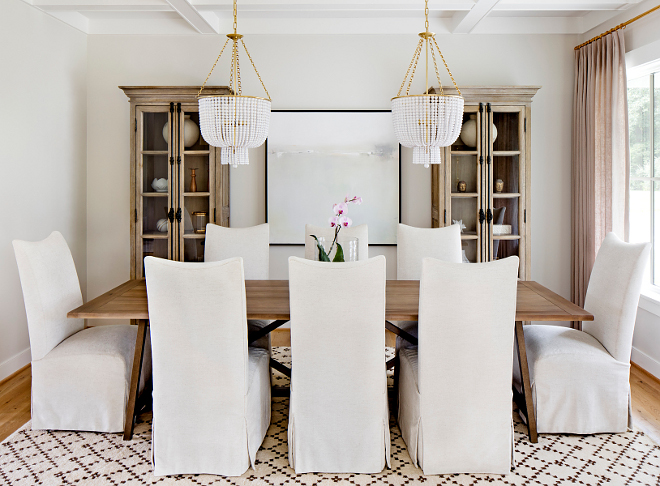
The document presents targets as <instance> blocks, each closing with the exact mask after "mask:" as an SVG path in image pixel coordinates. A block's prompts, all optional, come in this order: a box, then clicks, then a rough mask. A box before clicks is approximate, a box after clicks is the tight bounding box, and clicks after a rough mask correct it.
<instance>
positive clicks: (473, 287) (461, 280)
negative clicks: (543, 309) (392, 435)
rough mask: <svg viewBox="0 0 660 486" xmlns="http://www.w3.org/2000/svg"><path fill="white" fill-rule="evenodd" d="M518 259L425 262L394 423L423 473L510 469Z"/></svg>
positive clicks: (403, 358)
mask: <svg viewBox="0 0 660 486" xmlns="http://www.w3.org/2000/svg"><path fill="white" fill-rule="evenodd" d="M518 264H519V262H518V257H509V258H504V259H501V260H498V261H495V262H489V263H475V264H472V265H465V264H459V263H448V262H443V261H440V260H435V259H432V258H425V259H424V261H423V263H422V275H421V277H422V278H421V282H420V295H419V345H418V346H412V347H409V348H404V349H401V350H400V354H399V360H400V367H401V369H400V375H399V414H398V422H399V428H400V429H401V435H402V436H403V439H404V441H405V443H406V446H407V447H408V452H409V454H410V458H411V459H412V462H413V463H414V464H416V465H419V466H420V467H421V468H422V469H423V471H424V474H453V473H495V474H508V473H509V471H510V469H511V460H512V455H513V423H512V416H511V414H512V411H511V398H512V391H511V366H512V364H513V337H514V326H515V314H516V288H517V287H516V286H517V276H518ZM475 295H478V296H479V305H474V297H475Z"/></svg>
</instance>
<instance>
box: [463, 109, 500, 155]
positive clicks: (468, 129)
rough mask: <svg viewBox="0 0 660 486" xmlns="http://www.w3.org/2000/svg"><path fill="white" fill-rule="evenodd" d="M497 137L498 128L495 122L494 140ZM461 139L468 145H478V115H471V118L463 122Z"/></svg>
mask: <svg viewBox="0 0 660 486" xmlns="http://www.w3.org/2000/svg"><path fill="white" fill-rule="evenodd" d="M495 139H497V128H496V127H495V124H493V142H495ZM461 140H462V141H463V143H464V144H465V145H466V146H467V147H476V146H477V115H470V119H469V120H468V121H466V122H465V123H463V128H461Z"/></svg>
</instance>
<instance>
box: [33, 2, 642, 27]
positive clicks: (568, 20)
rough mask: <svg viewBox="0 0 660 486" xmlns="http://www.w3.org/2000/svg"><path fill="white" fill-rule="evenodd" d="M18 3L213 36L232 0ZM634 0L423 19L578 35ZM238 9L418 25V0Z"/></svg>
mask: <svg viewBox="0 0 660 486" xmlns="http://www.w3.org/2000/svg"><path fill="white" fill-rule="evenodd" d="M23 1H24V2H26V3H28V4H30V5H32V6H33V7H35V8H37V9H40V10H42V11H44V12H46V13H48V14H50V15H52V16H54V17H56V18H58V19H60V20H61V21H63V22H66V23H68V24H69V25H71V26H72V27H75V28H76V29H79V30H82V31H83V32H85V33H87V34H91V35H94V34H164V35H167V34H172V35H177V34H195V33H197V34H200V35H202V34H214V33H218V32H225V31H227V32H228V31H229V30H231V23H232V0H135V1H132V0H23ZM640 1H641V0H575V1H571V0H556V1H552V0H431V2H430V5H429V8H430V24H431V30H433V31H434V32H437V33H471V32H475V33H476V32H478V33H480V34H482V33H520V34H530V33H540V31H539V30H538V26H542V29H541V30H542V32H543V33H557V34H566V33H572V34H582V33H584V31H585V30H586V27H588V26H590V25H591V24H592V23H593V19H595V18H597V19H598V20H600V19H602V20H601V21H603V22H604V21H606V20H607V19H609V18H611V17H613V16H615V15H617V14H618V13H620V11H621V10H626V9H628V8H630V7H632V6H634V5H636V4H637V3H639V2H640ZM238 11H239V31H240V32H242V33H246V34H254V33H260V34H285V33H286V34H305V33H323V34H399V33H401V34H403V33H409V32H411V31H412V32H416V31H419V30H420V29H421V28H423V25H424V24H423V21H424V9H423V3H422V2H421V0H357V1H355V2H354V1H350V0H322V1H320V2H317V1H314V0H297V1H292V0H240V1H239V5H238ZM583 19H588V20H589V21H583ZM272 20H277V22H272Z"/></svg>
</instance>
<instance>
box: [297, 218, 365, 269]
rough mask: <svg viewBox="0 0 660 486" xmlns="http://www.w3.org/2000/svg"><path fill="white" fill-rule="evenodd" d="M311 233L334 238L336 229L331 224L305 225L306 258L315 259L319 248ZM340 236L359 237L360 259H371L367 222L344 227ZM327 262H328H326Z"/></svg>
mask: <svg viewBox="0 0 660 486" xmlns="http://www.w3.org/2000/svg"><path fill="white" fill-rule="evenodd" d="M310 235H315V236H323V237H325V238H326V239H328V238H334V236H335V230H334V228H330V227H329V226H315V225H313V224H306V225H305V258H306V259H307V260H314V256H315V255H316V254H317V252H318V249H317V247H316V241H315V240H314V238H312V237H311V236H310ZM339 237H340V238H357V240H358V256H357V257H358V260H360V261H361V260H368V259H369V227H368V226H367V225H366V224H359V225H357V226H351V227H350V228H342V230H341V232H340V233H339ZM326 263H327V262H326Z"/></svg>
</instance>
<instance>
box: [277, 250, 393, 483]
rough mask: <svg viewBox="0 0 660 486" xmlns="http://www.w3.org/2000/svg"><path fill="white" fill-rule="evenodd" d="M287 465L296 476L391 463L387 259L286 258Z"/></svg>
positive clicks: (376, 468)
mask: <svg viewBox="0 0 660 486" xmlns="http://www.w3.org/2000/svg"><path fill="white" fill-rule="evenodd" d="M289 291H290V298H289V299H290V312H291V358H292V374H291V402H290V412H289V461H290V463H291V465H292V467H294V468H295V470H296V472H309V471H317V472H355V473H359V472H374V471H381V470H382V469H383V467H384V465H385V461H386V457H387V459H388V461H389V441H390V438H389V420H388V406H387V380H386V369H385V354H384V350H385V257H383V256H382V255H381V256H377V257H375V258H371V259H369V260H366V261H360V262H350V263H328V262H314V261H310V260H306V259H302V258H295V257H290V258H289Z"/></svg>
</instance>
